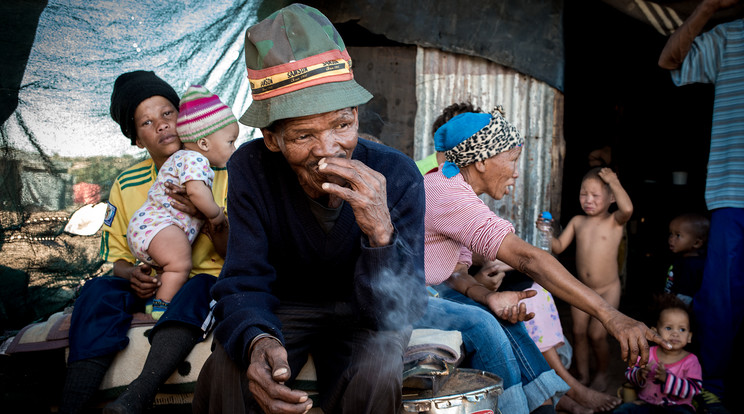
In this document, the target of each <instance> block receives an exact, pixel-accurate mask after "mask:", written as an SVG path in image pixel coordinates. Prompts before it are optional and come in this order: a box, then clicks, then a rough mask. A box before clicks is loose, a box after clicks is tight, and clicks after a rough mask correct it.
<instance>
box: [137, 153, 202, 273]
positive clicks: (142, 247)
mask: <svg viewBox="0 0 744 414" xmlns="http://www.w3.org/2000/svg"><path fill="white" fill-rule="evenodd" d="M194 180H198V181H204V183H206V184H207V185H208V186H209V187H210V188H212V181H213V180H214V172H213V171H212V169H211V168H210V167H209V160H207V158H206V157H205V156H203V155H201V154H200V153H198V152H196V151H187V150H180V151H176V153H174V154H173V155H171V156H170V157H169V158H168V159H167V160H166V161H165V162H164V163H163V166H162V168H160V171H159V172H158V176H157V178H156V179H155V183H153V185H152V187H150V191H148V193H147V201H146V202H145V204H143V205H142V207H140V209H139V210H137V211H136V212H135V213H134V215H133V216H132V219H131V220H130V221H129V226H128V227H127V243H128V244H129V249H130V250H131V251H132V253H134V255H135V256H136V257H137V258H138V259H139V260H141V261H142V262H143V263H148V264H152V265H156V266H157V263H155V262H154V261H153V260H152V258H151V257H150V256H149V255H148V254H147V249H148V248H149V247H150V242H151V241H152V239H153V237H155V235H156V234H158V232H159V231H160V230H162V229H164V228H166V227H168V226H171V225H175V226H178V227H179V228H180V229H181V230H183V231H184V233H185V234H186V237H188V239H189V243H193V242H194V239H195V238H196V236H197V235H198V234H199V230H200V229H201V226H202V224H203V221H202V220H200V219H197V218H195V217H192V216H189V215H188V214H186V213H184V212H182V211H179V210H177V209H176V208H174V207H172V206H171V205H170V197H169V196H167V195H166V194H165V183H166V182H171V183H175V184H178V185H181V186H183V185H184V184H185V183H186V182H188V181H194Z"/></svg>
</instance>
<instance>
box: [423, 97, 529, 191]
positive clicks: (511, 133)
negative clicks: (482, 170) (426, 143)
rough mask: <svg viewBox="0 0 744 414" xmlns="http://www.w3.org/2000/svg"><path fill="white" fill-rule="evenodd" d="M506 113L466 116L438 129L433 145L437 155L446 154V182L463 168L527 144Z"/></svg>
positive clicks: (444, 167) (460, 116)
mask: <svg viewBox="0 0 744 414" xmlns="http://www.w3.org/2000/svg"><path fill="white" fill-rule="evenodd" d="M503 113H504V111H503V109H502V108H501V107H500V106H498V107H496V108H494V109H493V110H492V111H491V113H490V114H484V113H474V112H466V113H463V114H460V115H457V116H455V117H454V118H452V119H450V120H449V121H447V123H446V124H444V125H442V126H441V127H440V128H439V129H437V132H435V133H434V145H435V148H436V149H437V151H444V157H445V159H446V160H447V161H446V162H445V163H444V166H443V167H442V171H443V172H444V175H445V176H446V177H447V178H452V177H454V176H455V175H456V174H457V173H459V172H460V168H462V167H465V166H468V165H470V164H473V163H475V162H478V161H483V160H487V159H489V158H491V157H493V156H494V155H498V154H500V153H502V152H505V151H509V150H510V149H512V148H515V147H521V146H522V145H523V144H524V139H523V138H522V137H521V136H520V135H519V131H517V128H515V127H514V126H513V125H512V124H510V123H509V122H507V120H506V119H504V115H503Z"/></svg>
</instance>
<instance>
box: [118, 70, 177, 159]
mask: <svg viewBox="0 0 744 414" xmlns="http://www.w3.org/2000/svg"><path fill="white" fill-rule="evenodd" d="M156 95H160V96H162V97H164V98H165V99H167V100H169V101H170V102H171V103H172V104H173V106H174V107H175V108H176V109H178V102H179V97H178V94H177V93H176V91H175V90H174V89H173V88H172V87H171V86H170V85H169V84H168V83H167V82H165V81H164V80H162V79H160V78H159V77H158V76H157V75H156V74H155V72H152V71H144V70H136V71H134V72H127V73H124V74H122V75H119V77H118V78H116V82H114V91H113V92H112V93H111V118H114V121H116V123H117V124H119V126H120V127H121V132H122V133H123V134H124V136H126V137H127V138H129V139H130V140H132V145H136V134H135V131H136V130H135V128H134V111H135V110H136V109H137V106H138V105H139V104H140V103H142V101H144V100H145V99H148V98H150V97H153V96H156Z"/></svg>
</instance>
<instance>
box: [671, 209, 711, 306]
mask: <svg viewBox="0 0 744 414" xmlns="http://www.w3.org/2000/svg"><path fill="white" fill-rule="evenodd" d="M708 229H710V220H708V218H707V217H705V216H703V215H702V214H696V213H687V214H682V215H679V216H677V217H675V218H674V219H672V221H671V222H669V250H671V251H672V253H674V259H673V261H672V265H671V266H669V270H667V279H666V285H665V287H664V291H665V292H667V293H673V294H675V295H677V297H678V298H680V299H681V300H682V301H683V302H684V303H685V304H686V305H688V306H689V305H690V303H692V298H693V296H695V293H697V291H698V289H700V284H701V283H702V282H703V269H704V268H705V255H704V252H705V250H704V249H703V246H705V242H706V241H707V240H708Z"/></svg>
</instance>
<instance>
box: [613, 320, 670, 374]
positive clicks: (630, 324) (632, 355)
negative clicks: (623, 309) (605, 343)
mask: <svg viewBox="0 0 744 414" xmlns="http://www.w3.org/2000/svg"><path fill="white" fill-rule="evenodd" d="M603 325H604V327H605V329H607V332H608V333H609V334H610V335H612V336H613V337H615V339H617V340H618V342H620V353H621V355H622V358H623V361H625V362H626V363H627V364H628V366H633V365H634V364H635V363H636V361H637V360H638V357H639V356H640V357H641V359H640V361H638V366H639V367H645V366H646V364H648V349H649V345H648V341H651V342H655V343H657V344H658V345H659V346H663V347H665V348H667V349H672V345H671V344H670V343H668V342H666V341H664V339H662V338H661V336H659V334H657V333H656V332H654V331H653V330H651V329H650V328H649V327H647V326H646V325H644V324H643V323H641V322H638V321H637V320H635V319H632V318H629V317H627V316H625V315H624V314H622V313H620V311H618V310H616V309H613V316H611V317H610V318H609V319H608V320H607V322H605V323H603Z"/></svg>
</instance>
